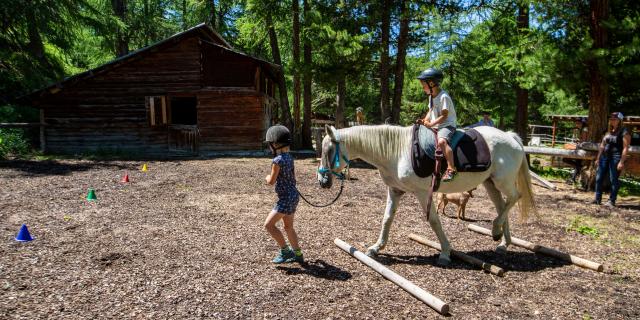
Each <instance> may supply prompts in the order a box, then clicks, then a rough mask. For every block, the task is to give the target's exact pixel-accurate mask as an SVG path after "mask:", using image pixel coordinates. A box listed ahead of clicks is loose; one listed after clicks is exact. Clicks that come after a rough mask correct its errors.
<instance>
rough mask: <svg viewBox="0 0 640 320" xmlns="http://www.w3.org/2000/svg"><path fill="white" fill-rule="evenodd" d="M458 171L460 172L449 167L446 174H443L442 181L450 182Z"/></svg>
mask: <svg viewBox="0 0 640 320" xmlns="http://www.w3.org/2000/svg"><path fill="white" fill-rule="evenodd" d="M457 173H458V172H457V171H454V170H450V169H447V172H445V173H444V176H442V182H449V181H451V180H453V178H455V176H456V174H457Z"/></svg>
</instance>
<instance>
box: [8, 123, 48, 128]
mask: <svg viewBox="0 0 640 320" xmlns="http://www.w3.org/2000/svg"><path fill="white" fill-rule="evenodd" d="M40 126H42V124H41V123H39V122H15V123H0V128H34V127H40Z"/></svg>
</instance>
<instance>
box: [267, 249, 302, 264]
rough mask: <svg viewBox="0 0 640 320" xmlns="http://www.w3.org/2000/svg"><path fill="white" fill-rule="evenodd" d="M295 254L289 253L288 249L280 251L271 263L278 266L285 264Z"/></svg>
mask: <svg viewBox="0 0 640 320" xmlns="http://www.w3.org/2000/svg"><path fill="white" fill-rule="evenodd" d="M295 255H296V254H295V253H293V251H291V249H289V247H286V248H283V249H280V252H279V253H278V255H277V256H276V257H275V258H273V260H271V262H273V263H275V264H280V263H285V262H288V261H287V260H289V259H291V258H293V257H295Z"/></svg>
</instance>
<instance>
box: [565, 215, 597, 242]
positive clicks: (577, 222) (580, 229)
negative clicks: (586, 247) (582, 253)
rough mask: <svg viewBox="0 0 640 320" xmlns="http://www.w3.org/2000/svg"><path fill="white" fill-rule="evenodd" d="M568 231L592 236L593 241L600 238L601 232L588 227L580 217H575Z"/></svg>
mask: <svg viewBox="0 0 640 320" xmlns="http://www.w3.org/2000/svg"><path fill="white" fill-rule="evenodd" d="M566 231H567V232H571V231H575V232H577V233H579V234H582V235H587V236H590V237H591V238H593V239H597V238H598V237H599V236H600V231H598V229H597V228H595V227H592V226H588V225H586V224H585V223H584V221H583V220H582V218H581V217H580V216H575V217H574V218H573V220H571V222H570V223H569V225H568V226H567V228H566Z"/></svg>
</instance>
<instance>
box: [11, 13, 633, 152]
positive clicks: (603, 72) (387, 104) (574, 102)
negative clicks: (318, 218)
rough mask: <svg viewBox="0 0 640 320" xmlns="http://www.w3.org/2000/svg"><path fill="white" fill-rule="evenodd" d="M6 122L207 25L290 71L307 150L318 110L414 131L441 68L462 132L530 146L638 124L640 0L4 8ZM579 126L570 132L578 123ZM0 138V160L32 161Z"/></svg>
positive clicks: (287, 111) (286, 111)
mask: <svg viewBox="0 0 640 320" xmlns="http://www.w3.org/2000/svg"><path fill="white" fill-rule="evenodd" d="M0 21H1V22H2V24H1V25H0V122H37V121H38V112H37V110H33V109H31V108H25V107H23V106H19V101H20V100H19V97H21V96H23V95H25V94H28V93H30V92H32V91H34V90H36V89H39V88H41V87H44V86H46V85H48V84H51V83H55V82H58V81H60V80H62V79H63V78H65V77H68V76H71V75H74V74H76V73H80V72H82V71H85V70H88V69H92V68H95V67H97V66H100V65H102V64H104V63H107V62H109V61H111V60H113V59H115V58H116V57H118V56H122V55H126V54H128V53H130V52H133V51H135V50H137V49H140V48H142V47H145V46H148V45H151V44H153V43H155V42H157V41H160V40H162V39H165V38H167V37H169V36H171V35H173V34H175V33H178V32H181V31H184V30H186V29H189V28H190V27H193V26H195V25H197V24H199V23H202V22H205V23H208V24H209V25H210V26H212V27H213V28H214V29H215V30H216V31H217V32H219V33H220V34H221V35H222V36H223V37H224V38H225V39H226V40H227V41H228V42H230V43H231V44H232V45H233V46H234V48H235V49H237V50H240V51H243V52H246V53H248V54H251V55H254V56H257V57H261V58H263V59H266V60H269V61H273V62H275V63H277V64H280V65H282V66H283V70H284V79H282V84H281V85H280V89H279V92H280V93H281V97H282V98H284V99H282V100H281V102H282V103H281V105H282V108H281V109H280V111H279V113H280V114H279V120H280V121H281V122H282V123H284V124H286V125H287V126H289V127H290V128H292V129H293V130H295V132H296V133H297V136H298V137H300V138H299V139H298V141H296V142H297V146H307V147H308V146H310V144H311V133H310V129H309V128H310V124H311V122H310V119H311V118H310V116H311V112H312V111H313V112H315V113H319V114H325V115H332V116H334V117H335V119H336V124H337V126H345V125H346V124H347V123H348V121H354V120H355V110H356V108H357V107H362V108H363V109H364V112H365V114H366V117H367V122H368V123H372V124H373V123H384V122H387V123H393V124H401V125H408V124H410V123H412V122H414V121H415V119H416V118H418V117H419V116H420V115H421V114H422V113H423V112H424V111H425V109H426V105H427V96H426V95H425V94H424V92H423V91H422V89H421V86H420V84H419V81H417V80H416V76H417V75H418V74H419V73H420V71H422V70H424V69H426V68H428V67H436V68H439V69H441V70H443V71H444V74H445V80H444V82H443V83H442V87H443V88H445V89H446V90H447V91H448V92H449V93H450V95H451V96H452V97H453V99H454V102H455V105H456V111H457V114H458V123H459V125H461V126H464V125H469V124H472V123H475V122H477V121H478V120H479V119H480V113H481V112H482V111H488V112H490V113H491V115H492V118H493V119H494V121H495V122H496V125H497V126H498V127H500V128H502V129H509V130H514V131H516V132H518V133H519V134H520V135H521V136H523V137H526V132H527V124H529V123H535V124H545V123H549V121H550V119H549V118H548V115H551V114H581V115H585V116H588V124H589V127H591V128H592V130H591V131H590V139H591V140H592V141H597V140H598V139H599V138H600V135H601V133H602V132H603V131H604V130H605V128H606V123H607V118H608V114H609V112H611V111H622V112H623V113H625V114H634V113H635V115H638V110H640V108H638V106H639V103H640V90H639V89H640V77H639V75H640V36H639V35H640V32H639V31H640V30H639V29H640V1H623V0H589V1H587V0H573V1H566V0H565V1H563V0H559V1H550V0H530V1H500V0H462V1H449V0H430V1H420V0H379V1H364V0H360V1H356V0H318V1H311V0H303V1H298V0H294V1H292V0H284V1H276V0H262V1H259V0H216V1H214V0H210V1H205V0H155V1H152V0H110V1H107V0H56V1H53V0H51V1H48V0H4V1H2V3H1V4H0ZM569 125H571V124H569ZM27 140H28V139H27V138H26V137H25V136H24V132H23V131H22V130H21V129H0V157H2V156H4V155H6V154H9V153H21V152H27V150H28V149H29V145H28V142H27Z"/></svg>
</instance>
